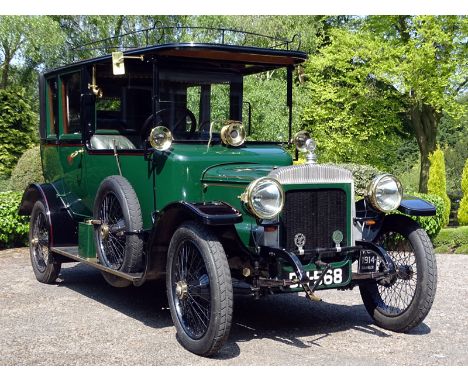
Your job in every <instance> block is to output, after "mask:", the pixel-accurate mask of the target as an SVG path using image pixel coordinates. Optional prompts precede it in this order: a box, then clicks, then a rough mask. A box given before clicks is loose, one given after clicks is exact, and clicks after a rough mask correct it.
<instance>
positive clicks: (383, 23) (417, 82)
mask: <svg viewBox="0 0 468 382" xmlns="http://www.w3.org/2000/svg"><path fill="white" fill-rule="evenodd" d="M364 27H365V29H367V30H369V31H371V32H372V33H373V34H375V35H376V36H377V37H378V38H379V39H380V40H381V41H382V42H383V43H384V48H385V49H384V50H383V53H384V54H383V55H382V59H387V60H388V59H389V58H390V61H391V62H393V63H394V66H393V68H392V67H390V68H387V70H386V71H385V72H383V73H381V76H382V78H383V79H384V80H385V81H386V82H387V83H389V84H391V85H392V86H393V87H394V88H395V89H397V90H398V91H399V93H400V94H401V95H402V97H403V99H404V100H405V102H406V105H407V108H406V117H407V119H408V121H409V125H410V128H411V131H412V133H413V135H414V136H415V138H416V141H417V143H418V146H419V151H420V153H421V170H420V177H419V190H420V192H427V181H428V176H429V167H430V163H429V154H431V153H432V152H434V151H435V150H436V144H437V142H436V137H437V129H438V125H439V122H440V119H441V116H442V113H443V112H444V111H445V112H446V113H448V114H453V115H461V114H463V112H464V110H465V111H466V107H465V109H464V110H463V108H462V106H463V104H460V103H457V102H456V97H457V96H459V95H460V94H462V93H463V92H464V91H465V90H466V89H467V83H468V54H467V53H468V47H467V44H466V36H467V34H468V19H467V18H466V17H465V16H402V15H400V16H373V17H369V18H368V19H367V20H366V23H365V26H364ZM465 106H466V105H465Z"/></svg>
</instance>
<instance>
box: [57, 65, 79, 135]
mask: <svg viewBox="0 0 468 382" xmlns="http://www.w3.org/2000/svg"><path fill="white" fill-rule="evenodd" d="M80 79H81V76H80V73H79V72H77V73H73V74H69V75H66V76H63V77H61V81H62V89H61V93H62V99H61V101H62V133H63V134H77V135H79V134H80V133H81V124H80V106H81V105H80V99H81V85H80Z"/></svg>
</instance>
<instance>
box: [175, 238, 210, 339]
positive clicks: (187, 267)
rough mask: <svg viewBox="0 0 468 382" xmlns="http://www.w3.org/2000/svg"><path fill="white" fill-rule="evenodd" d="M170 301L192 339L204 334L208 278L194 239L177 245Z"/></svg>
mask: <svg viewBox="0 0 468 382" xmlns="http://www.w3.org/2000/svg"><path fill="white" fill-rule="evenodd" d="M172 266H173V275H174V276H173V280H172V288H173V293H172V295H173V300H174V305H175V307H176V311H177V315H178V317H179V320H180V322H181V324H182V326H183V328H184V330H185V331H186V332H187V334H188V335H189V336H190V337H191V338H193V339H199V338H201V337H203V335H204V334H205V333H206V331H207V329H208V326H209V324H210V318H211V317H210V316H211V314H210V308H211V303H210V300H211V293H210V279H209V276H208V272H207V270H206V266H205V263H204V261H203V257H202V255H201V253H200V251H199V249H198V248H197V247H196V245H195V244H194V243H193V242H190V241H184V242H183V243H181V245H180V246H179V250H178V252H177V255H176V258H175V261H174V262H173V265H172Z"/></svg>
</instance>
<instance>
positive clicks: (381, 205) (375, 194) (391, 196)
mask: <svg viewBox="0 0 468 382" xmlns="http://www.w3.org/2000/svg"><path fill="white" fill-rule="evenodd" d="M368 196H369V198H370V201H371V203H372V205H373V206H374V207H375V208H377V209H378V210H379V211H382V212H390V211H393V210H395V209H396V208H398V206H399V205H400V202H401V198H402V196H403V190H402V187H401V183H400V181H399V180H398V179H397V178H395V177H394V176H392V175H389V174H383V175H379V176H377V177H376V178H374V179H373V180H372V182H371V183H370V185H369V189H368Z"/></svg>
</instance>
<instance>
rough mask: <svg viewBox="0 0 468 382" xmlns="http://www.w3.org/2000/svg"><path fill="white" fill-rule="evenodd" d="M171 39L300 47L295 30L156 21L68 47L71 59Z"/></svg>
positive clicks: (258, 46) (282, 48) (298, 35)
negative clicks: (273, 32) (282, 33)
mask: <svg viewBox="0 0 468 382" xmlns="http://www.w3.org/2000/svg"><path fill="white" fill-rule="evenodd" d="M174 43H203V44H214V45H232V46H246V47H257V48H265V49H278V50H300V47H301V36H300V34H295V35H294V36H293V37H292V39H290V40H288V39H286V38H282V37H276V36H268V35H264V34H260V33H254V32H246V31H241V30H237V29H229V28H208V27H197V26H181V25H176V26H164V25H158V24H155V25H153V26H152V27H149V28H145V29H139V30H136V31H131V32H127V33H123V34H120V35H117V36H114V37H108V38H104V39H100V40H96V41H92V42H89V43H86V44H83V45H80V46H77V47H72V48H70V50H69V53H71V55H72V57H71V59H72V60H74V59H76V58H77V56H82V55H83V53H85V52H86V54H87V55H89V54H91V55H94V56H98V55H105V54H110V53H112V52H113V51H116V50H119V51H126V50H131V49H138V48H145V47H148V46H152V45H164V44H174Z"/></svg>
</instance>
